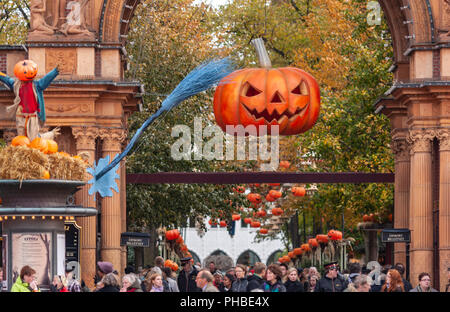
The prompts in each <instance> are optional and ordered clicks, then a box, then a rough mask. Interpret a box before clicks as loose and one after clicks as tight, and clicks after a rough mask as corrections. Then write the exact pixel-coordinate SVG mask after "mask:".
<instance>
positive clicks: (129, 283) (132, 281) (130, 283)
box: [120, 273, 142, 292]
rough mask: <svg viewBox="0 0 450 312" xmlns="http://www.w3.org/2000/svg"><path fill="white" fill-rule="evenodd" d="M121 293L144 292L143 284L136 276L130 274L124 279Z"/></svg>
mask: <svg viewBox="0 0 450 312" xmlns="http://www.w3.org/2000/svg"><path fill="white" fill-rule="evenodd" d="M120 292H142V289H141V284H140V283H139V280H138V279H137V278H136V275H135V274H133V273H129V274H126V275H124V276H123V277H122V288H121V289H120Z"/></svg>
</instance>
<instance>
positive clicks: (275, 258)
mask: <svg viewBox="0 0 450 312" xmlns="http://www.w3.org/2000/svg"><path fill="white" fill-rule="evenodd" d="M282 254H283V252H282V251H281V250H277V251H274V252H273V253H272V254H271V255H270V256H269V258H267V263H266V265H269V264H272V263H276V262H277V261H278V258H280V257H281V255H282Z"/></svg>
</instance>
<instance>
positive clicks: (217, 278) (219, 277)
mask: <svg viewBox="0 0 450 312" xmlns="http://www.w3.org/2000/svg"><path fill="white" fill-rule="evenodd" d="M213 276H214V280H213V285H214V286H216V287H217V289H218V290H219V291H222V290H221V289H222V288H223V274H222V272H220V271H219V270H216V272H215V273H214V274H213Z"/></svg>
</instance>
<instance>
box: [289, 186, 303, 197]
mask: <svg viewBox="0 0 450 312" xmlns="http://www.w3.org/2000/svg"><path fill="white" fill-rule="evenodd" d="M291 191H292V194H293V195H294V196H299V197H301V196H305V194H306V189H305V188H304V187H302V186H294V187H293V188H292V189H291Z"/></svg>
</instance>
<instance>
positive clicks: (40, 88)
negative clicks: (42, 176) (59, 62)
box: [0, 60, 59, 141]
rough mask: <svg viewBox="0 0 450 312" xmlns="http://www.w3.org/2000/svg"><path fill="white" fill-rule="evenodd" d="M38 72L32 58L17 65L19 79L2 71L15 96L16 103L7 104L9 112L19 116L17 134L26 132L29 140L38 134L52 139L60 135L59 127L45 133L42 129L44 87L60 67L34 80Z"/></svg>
mask: <svg viewBox="0 0 450 312" xmlns="http://www.w3.org/2000/svg"><path fill="white" fill-rule="evenodd" d="M36 74H37V65H36V63H35V62H33V61H31V60H24V61H21V62H19V63H17V64H16V65H15V67H14V75H15V76H16V78H17V79H13V78H11V77H8V76H7V75H5V74H3V73H1V72H0V81H1V82H3V83H4V84H5V85H6V86H7V87H8V88H9V89H10V90H11V91H13V92H14V95H15V96H16V97H15V98H14V104H13V105H11V106H8V107H7V108H6V112H7V115H8V116H9V117H11V118H13V117H14V114H15V116H16V128H17V135H24V136H27V137H28V138H29V139H30V141H32V140H34V139H35V138H36V137H38V136H39V137H42V138H44V139H51V140H53V139H54V138H55V137H56V136H57V135H59V128H55V129H53V130H52V131H49V132H46V133H40V129H41V128H42V127H43V126H44V123H45V119H46V117H45V104H44V94H43V93H44V90H45V89H46V88H47V87H48V86H49V85H50V84H51V82H52V81H53V80H54V79H55V78H56V76H58V74H59V72H58V67H56V68H55V69H53V70H52V71H51V72H49V73H48V74H47V75H46V76H44V77H43V78H41V79H39V80H36V81H35V80H34V78H35V77H36Z"/></svg>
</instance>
